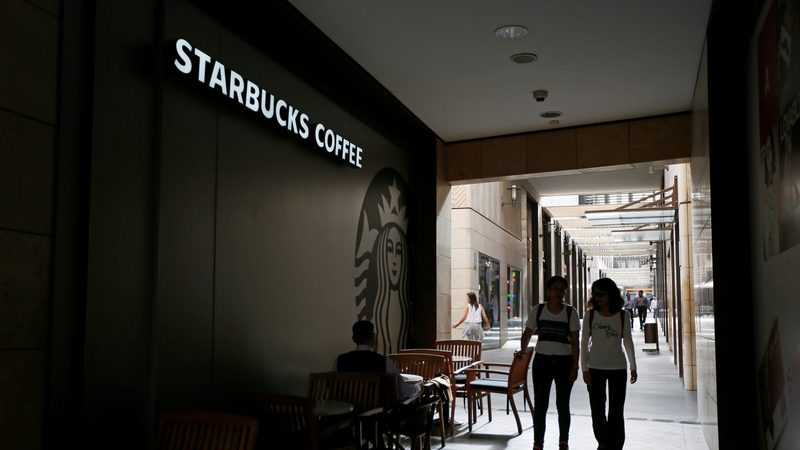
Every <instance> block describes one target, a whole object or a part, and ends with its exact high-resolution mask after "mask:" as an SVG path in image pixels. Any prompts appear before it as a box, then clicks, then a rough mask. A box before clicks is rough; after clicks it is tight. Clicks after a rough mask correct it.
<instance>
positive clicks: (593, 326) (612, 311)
mask: <svg viewBox="0 0 800 450" xmlns="http://www.w3.org/2000/svg"><path fill="white" fill-rule="evenodd" d="M592 300H593V301H594V309H593V310H591V311H589V313H588V314H587V315H586V316H585V317H584V319H583V329H582V330H581V368H582V369H583V381H584V382H586V386H587V388H588V390H589V405H590V406H591V410H592V428H593V431H594V437H595V439H597V443H598V447H597V448H598V450H601V449H602V450H620V449H622V446H623V444H624V443H625V419H624V417H623V410H624V409H625V391H626V382H627V381H628V380H627V370H626V369H627V368H628V367H629V366H630V370H631V378H630V382H631V384H633V383H636V379H637V378H638V375H637V373H636V355H635V352H634V349H633V340H632V339H631V325H630V320H629V319H628V317H626V316H627V313H626V312H625V311H624V310H622V304H623V300H622V296H621V295H620V292H619V288H617V284H616V283H614V281H613V280H611V279H610V278H600V279H599V280H597V281H595V282H594V283H592ZM623 346H624V347H625V352H624V353H623V351H622V347H623ZM625 355H627V357H628V358H627V361H626V360H625ZM606 385H608V415H606Z"/></svg>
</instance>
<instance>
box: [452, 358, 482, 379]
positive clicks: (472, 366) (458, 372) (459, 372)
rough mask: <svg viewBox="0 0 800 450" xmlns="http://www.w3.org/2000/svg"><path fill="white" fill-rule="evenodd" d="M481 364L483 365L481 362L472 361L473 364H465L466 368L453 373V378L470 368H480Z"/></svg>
mask: <svg viewBox="0 0 800 450" xmlns="http://www.w3.org/2000/svg"><path fill="white" fill-rule="evenodd" d="M482 364H483V361H474V362H471V363H469V364H467V365H466V366H464V367H461V368H460V369H458V370H456V371H453V375H454V376H455V375H460V374H461V373H462V372H464V371H465V370H467V369H472V368H474V367H478V366H480V365H482Z"/></svg>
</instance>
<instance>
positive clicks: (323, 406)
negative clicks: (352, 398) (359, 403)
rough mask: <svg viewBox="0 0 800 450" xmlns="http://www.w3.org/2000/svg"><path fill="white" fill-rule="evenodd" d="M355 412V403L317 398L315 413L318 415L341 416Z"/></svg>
mask: <svg viewBox="0 0 800 450" xmlns="http://www.w3.org/2000/svg"><path fill="white" fill-rule="evenodd" d="M351 412H353V404H352V403H348V402H343V401H341V400H315V401H314V415H315V416H317V417H329V416H341V415H343V414H349V413H351Z"/></svg>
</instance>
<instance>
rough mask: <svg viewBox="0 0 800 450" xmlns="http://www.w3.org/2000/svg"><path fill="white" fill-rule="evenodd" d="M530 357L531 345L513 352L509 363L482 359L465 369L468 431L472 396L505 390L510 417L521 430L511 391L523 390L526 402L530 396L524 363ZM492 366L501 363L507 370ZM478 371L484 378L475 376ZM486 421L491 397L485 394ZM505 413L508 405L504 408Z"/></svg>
mask: <svg viewBox="0 0 800 450" xmlns="http://www.w3.org/2000/svg"><path fill="white" fill-rule="evenodd" d="M532 357H533V347H528V348H527V349H525V350H524V351H523V352H522V354H521V355H520V356H515V357H514V358H513V359H512V360H511V364H506V363H489V362H484V366H485V368H482V369H467V370H466V372H467V392H468V395H469V401H468V405H469V411H470V412H469V414H467V416H468V417H469V419H468V423H469V431H470V432H471V431H472V423H473V414H472V412H473V410H474V408H475V404H474V403H475V396H476V395H480V394H492V393H495V394H506V402H507V404H509V403H510V404H511V409H512V410H513V411H514V418H515V419H516V420H517V431H518V434H522V423H521V422H520V420H519V413H518V412H517V405H516V404H515V403H514V394H516V393H517V392H520V391H522V392H523V393H524V401H526V402H527V404H528V406H530V408H531V411H533V405H532V404H531V397H530V394H529V393H528V384H527V381H528V380H527V375H528V366H530V363H531V358H532ZM493 367H505V368H507V370H498V369H493ZM479 373H481V374H484V375H487V377H486V378H477V375H478V374H479ZM487 401H488V405H487V406H488V407H487V409H488V411H489V421H490V422H491V421H492V397H491V395H487ZM506 414H508V409H506Z"/></svg>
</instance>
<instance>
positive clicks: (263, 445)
mask: <svg viewBox="0 0 800 450" xmlns="http://www.w3.org/2000/svg"><path fill="white" fill-rule="evenodd" d="M231 401H232V405H231V407H232V408H234V409H235V410H236V411H238V412H242V413H244V414H247V415H249V416H253V417H256V418H258V421H259V427H258V428H259V435H258V439H256V444H255V448H256V449H268V448H303V449H310V450H316V449H317V447H318V443H319V438H320V436H319V434H318V429H317V420H316V417H314V401H313V400H311V399H309V398H306V397H297V396H294V395H282V394H265V393H241V394H235V395H234V396H233V397H232V399H231Z"/></svg>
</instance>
